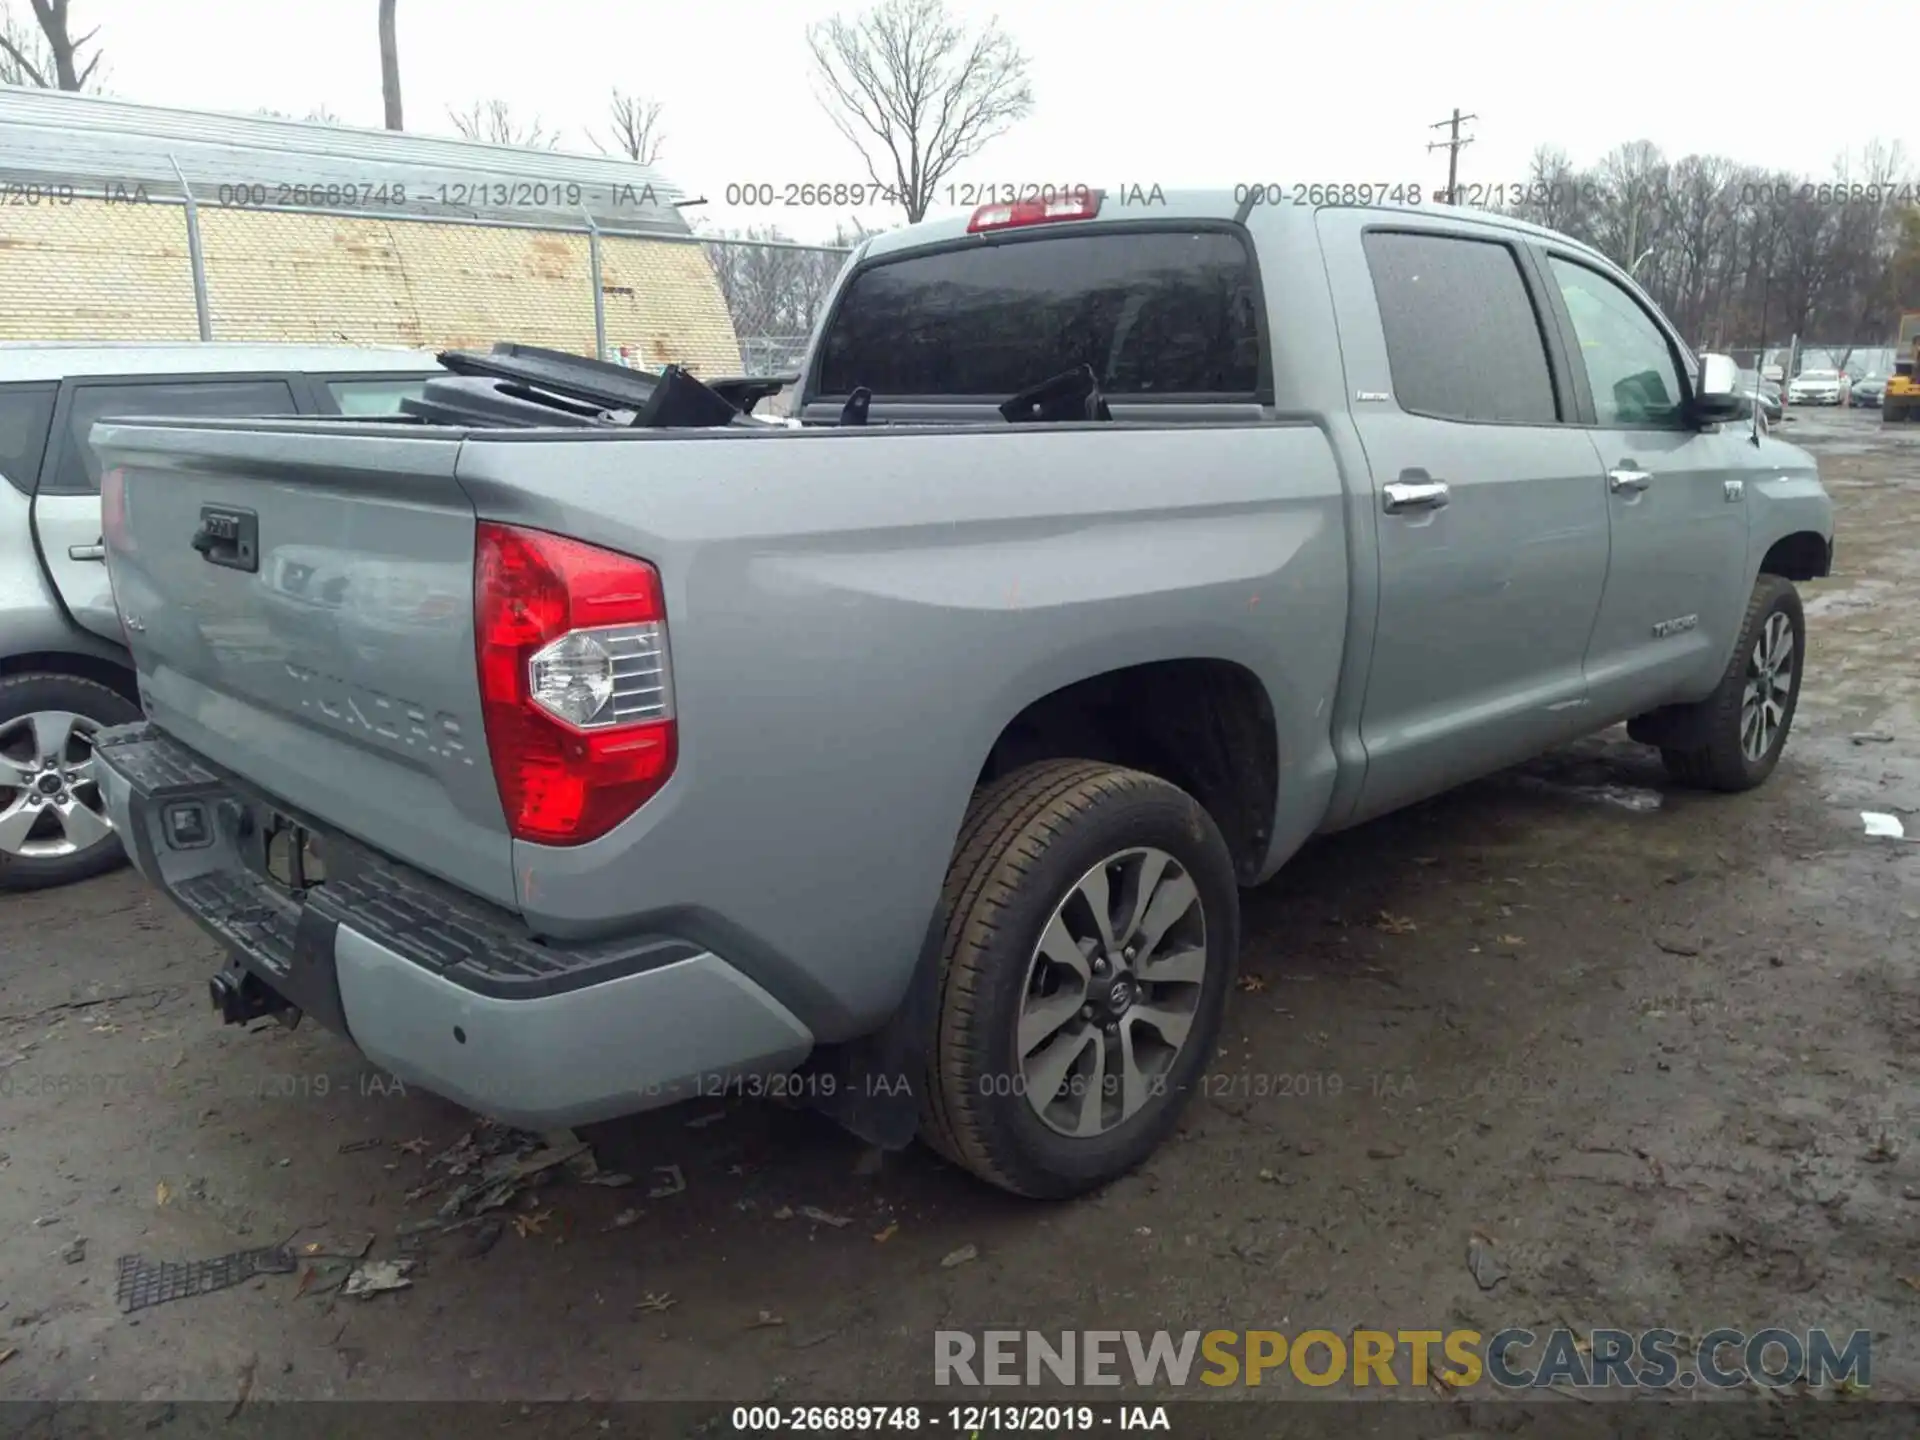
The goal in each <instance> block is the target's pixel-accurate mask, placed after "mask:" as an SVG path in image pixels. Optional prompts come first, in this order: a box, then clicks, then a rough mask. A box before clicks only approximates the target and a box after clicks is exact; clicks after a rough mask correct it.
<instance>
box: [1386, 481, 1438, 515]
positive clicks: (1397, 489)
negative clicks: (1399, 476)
mask: <svg viewBox="0 0 1920 1440" xmlns="http://www.w3.org/2000/svg"><path fill="white" fill-rule="evenodd" d="M1381 493H1382V494H1383V495H1384V496H1385V500H1386V507H1387V513H1388V514H1389V515H1398V514H1400V512H1401V511H1403V510H1438V509H1439V508H1440V507H1441V506H1443V505H1445V504H1446V503H1447V482H1446V481H1444V480H1417V481H1410V480H1389V481H1388V482H1387V483H1386V484H1385V485H1384V486H1382V487H1381Z"/></svg>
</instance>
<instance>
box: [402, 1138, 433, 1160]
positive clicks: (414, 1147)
mask: <svg viewBox="0 0 1920 1440" xmlns="http://www.w3.org/2000/svg"><path fill="white" fill-rule="evenodd" d="M432 1145H433V1142H432V1141H431V1140H429V1139H427V1138H426V1136H424V1135H417V1136H415V1137H414V1138H413V1139H411V1140H402V1141H401V1142H400V1143H399V1144H398V1145H396V1146H395V1147H394V1148H395V1149H396V1150H404V1151H406V1152H407V1154H409V1155H424V1154H426V1153H427V1151H428V1150H429V1149H431V1148H432Z"/></svg>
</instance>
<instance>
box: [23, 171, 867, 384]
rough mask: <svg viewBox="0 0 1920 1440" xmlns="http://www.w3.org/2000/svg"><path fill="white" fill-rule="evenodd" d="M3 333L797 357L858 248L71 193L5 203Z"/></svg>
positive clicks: (689, 358) (737, 368)
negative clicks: (510, 344)
mask: <svg viewBox="0 0 1920 1440" xmlns="http://www.w3.org/2000/svg"><path fill="white" fill-rule="evenodd" d="M5 222H6V223H5V226H4V232H5V236H4V238H5V239H6V241H7V256H8V258H7V263H6V265H5V266H3V267H0V339H9V340H80V341H115V340H119V341H178V340H192V339H194V338H196V337H197V338H199V339H201V340H241V341H270V342H271V341H278V342H294V343H303V344H319V345H354V346H401V347H406V348H414V349H424V350H442V349H449V348H467V349H471V348H480V349H484V348H486V347H488V346H490V345H492V344H493V343H494V342H495V341H498V340H515V341H520V342H523V343H526V344H532V345H542V346H547V347H549V348H552V349H558V350H567V351H571V352H573V353H575V354H580V355H593V354H596V353H598V354H599V355H601V356H602V357H603V358H606V359H609V360H613V361H616V362H619V363H623V364H628V365H632V366H635V367H636V368H644V369H658V368H659V367H661V366H663V365H667V364H679V365H684V366H686V367H688V368H689V369H690V370H692V371H693V372H694V373H696V374H702V375H734V374H756V375H758V374H781V373H790V372H792V371H794V370H797V369H798V368H799V364H800V360H801V356H802V355H803V353H804V351H805V348H806V344H807V338H808V336H809V335H810V333H811V331H812V329H813V322H814V320H815V318H816V317H817V316H818V314H819V311H820V307H821V305H822V304H823V303H824V301H825V298H826V295H827V293H828V291H829V290H830V288H831V286H832V284H833V281H834V279H835V277H836V276H837V275H838V274H839V271H840V268H841V266H842V265H843V264H844V263H845V260H846V256H847V253H848V251H847V248H846V247H844V246H834V245H808V244H801V243H798V242H790V241H760V240H734V239H718V238H708V237H703V236H699V235H690V234H672V233H665V234H662V233H653V234H636V233H620V232H618V231H613V230H609V229H606V228H602V227H597V226H595V224H594V223H593V221H592V220H591V219H588V220H587V221H586V223H585V224H584V225H582V226H580V227H577V228H572V229H569V228H566V227H565V226H563V225H559V224H514V223H508V222H501V221H495V220H477V219H459V218H453V217H449V218H444V219H438V218H422V217H416V216H400V215H393V214H386V215H377V214H369V213H367V212H365V211H351V210H345V209H326V208H322V207H293V206H289V207H260V206H253V205H248V206H237V205H220V204H209V203H204V202H200V203H195V202H194V201H192V200H190V199H189V198H188V197H186V196H180V197H164V198H163V197H157V196H148V197H144V198H141V199H138V200H127V199H124V198H121V199H115V198H110V197H109V196H108V195H106V194H96V195H84V194H71V193H69V194H63V195H60V196H58V197H53V198H50V199H49V200H48V203H44V204H37V205H32V206H26V205H22V206H12V207H9V209H8V210H7V211H6V212H5Z"/></svg>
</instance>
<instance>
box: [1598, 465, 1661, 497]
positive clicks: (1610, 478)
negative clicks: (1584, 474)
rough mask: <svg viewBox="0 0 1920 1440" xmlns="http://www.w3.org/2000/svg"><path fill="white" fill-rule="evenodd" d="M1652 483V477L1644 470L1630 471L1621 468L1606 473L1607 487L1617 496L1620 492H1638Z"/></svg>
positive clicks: (1623, 467)
mask: <svg viewBox="0 0 1920 1440" xmlns="http://www.w3.org/2000/svg"><path fill="white" fill-rule="evenodd" d="M1651 483H1653V476H1652V475H1651V474H1649V473H1648V472H1647V471H1645V470H1631V469H1628V468H1626V467H1625V466H1622V467H1621V468H1620V469H1617V470H1609V471H1607V485H1608V487H1609V488H1611V489H1612V491H1613V493H1614V494H1616V495H1618V494H1620V493H1621V492H1622V491H1639V490H1644V489H1646V488H1647V486H1648V485H1650V484H1651Z"/></svg>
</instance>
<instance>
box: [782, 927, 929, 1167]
mask: <svg viewBox="0 0 1920 1440" xmlns="http://www.w3.org/2000/svg"><path fill="white" fill-rule="evenodd" d="M945 937H946V917H945V915H944V914H941V913H936V914H935V915H934V917H933V920H932V922H931V923H930V924H929V925H928V927H927V934H926V938H925V939H924V940H922V941H921V944H920V959H919V961H918V963H917V964H915V966H914V968H913V979H912V980H911V981H910V982H909V983H908V985H907V993H906V995H905V996H904V997H902V999H901V1001H900V1006H899V1008H898V1009H896V1010H895V1011H894V1012H893V1015H892V1017H891V1018H890V1019H889V1020H888V1021H887V1023H886V1024H885V1025H884V1026H883V1027H881V1028H880V1029H879V1030H876V1031H875V1032H874V1033H873V1034H871V1035H863V1036H861V1037H860V1038H859V1039H858V1040H849V1041H847V1042H845V1043H844V1044H838V1045H823V1046H821V1047H820V1048H819V1049H817V1050H816V1051H814V1053H813V1055H812V1056H811V1057H810V1058H809V1059H808V1061H807V1063H806V1065H805V1067H804V1068H805V1070H806V1071H807V1072H808V1073H810V1074H813V1075H816V1076H818V1077H820V1079H821V1080H822V1081H823V1082H824V1081H825V1079H826V1077H828V1076H831V1077H832V1083H831V1084H826V1083H821V1084H817V1085H813V1086H809V1087H807V1093H808V1094H809V1095H810V1097H811V1098H810V1099H809V1101H808V1104H809V1106H810V1108H812V1109H814V1110H817V1111H819V1112H820V1113H821V1114H822V1115H825V1116H826V1117H827V1118H828V1119H830V1120H832V1121H834V1122H835V1123H836V1124H838V1125H840V1126H841V1127H842V1128H843V1129H846V1130H849V1131H851V1132H852V1133H853V1134H854V1135H855V1136H856V1137H858V1138H859V1139H861V1140H864V1141H866V1142H867V1143H868V1144H869V1145H878V1146H880V1147H881V1148H882V1149H883V1150H904V1149H906V1148H907V1146H909V1145H911V1144H912V1143H913V1140H914V1137H915V1136H916V1135H918V1134H919V1133H920V1102H921V1092H922V1091H923V1090H924V1089H925V1088H926V1084H927V1080H926V1075H927V1064H928V1050H929V1047H930V1045H931V1043H932V1038H933V1027H934V1025H935V1023H936V1021H937V1020H938V1018H939V1013H940V951H941V946H942V944H943V942H944V940H945Z"/></svg>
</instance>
